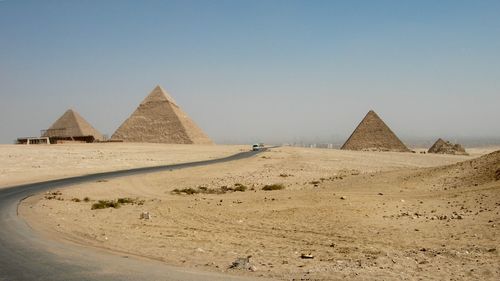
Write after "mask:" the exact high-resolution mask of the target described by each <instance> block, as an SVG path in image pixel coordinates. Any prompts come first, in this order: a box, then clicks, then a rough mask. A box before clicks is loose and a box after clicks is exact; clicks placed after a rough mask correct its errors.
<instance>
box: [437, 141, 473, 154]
mask: <svg viewBox="0 0 500 281" xmlns="http://www.w3.org/2000/svg"><path fill="white" fill-rule="evenodd" d="M428 153H437V154H453V155H469V154H468V153H467V152H465V149H464V148H463V147H462V146H461V145H460V144H458V143H457V144H453V143H451V142H449V141H445V140H443V139H438V140H437V141H436V142H435V143H434V145H432V146H431V148H429V151H428Z"/></svg>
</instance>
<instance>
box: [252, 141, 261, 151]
mask: <svg viewBox="0 0 500 281" xmlns="http://www.w3.org/2000/svg"><path fill="white" fill-rule="evenodd" d="M261 148H262V147H261V146H260V145H259V144H258V143H256V144H254V145H252V150H253V151H259V150H260V149H261Z"/></svg>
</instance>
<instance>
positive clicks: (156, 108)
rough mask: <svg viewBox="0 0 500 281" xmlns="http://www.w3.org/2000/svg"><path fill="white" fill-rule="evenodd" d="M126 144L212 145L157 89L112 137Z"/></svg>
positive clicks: (189, 119)
mask: <svg viewBox="0 0 500 281" xmlns="http://www.w3.org/2000/svg"><path fill="white" fill-rule="evenodd" d="M111 139H112V140H121V141H125V142H151V143H177V144H213V142H212V140H211V139H210V138H208V136H207V135H205V133H203V131H202V130H201V129H200V128H199V127H198V126H197V125H196V124H195V123H194V122H193V120H191V118H189V116H187V114H186V113H184V112H183V111H182V109H180V107H179V106H178V105H177V103H176V102H175V101H174V99H172V97H170V96H169V95H168V94H167V93H166V92H165V90H163V89H162V88H161V87H160V86H156V88H154V89H153V91H152V92H151V93H150V94H149V95H148V96H147V97H146V98H145V99H144V100H143V101H142V102H141V104H140V105H139V107H138V108H137V109H136V110H135V111H134V113H132V115H131V116H130V117H129V118H128V119H127V120H125V122H123V124H122V125H121V126H120V127H119V128H118V129H117V130H116V132H115V133H114V134H113V136H111Z"/></svg>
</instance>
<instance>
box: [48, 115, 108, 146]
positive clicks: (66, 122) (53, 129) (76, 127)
mask: <svg viewBox="0 0 500 281" xmlns="http://www.w3.org/2000/svg"><path fill="white" fill-rule="evenodd" d="M42 137H50V138H55V139H80V140H85V141H94V140H103V139H104V137H103V136H102V135H101V133H99V131H97V130H96V129H95V128H94V127H92V125H90V124H89V123H88V122H87V121H86V120H85V119H83V117H82V116H81V115H80V114H78V112H76V111H75V110H73V109H68V110H67V111H66V112H64V114H63V115H62V116H61V117H59V119H57V120H56V122H54V124H52V126H50V128H49V129H47V130H45V132H44V133H43V134H42ZM89 137H93V138H89Z"/></svg>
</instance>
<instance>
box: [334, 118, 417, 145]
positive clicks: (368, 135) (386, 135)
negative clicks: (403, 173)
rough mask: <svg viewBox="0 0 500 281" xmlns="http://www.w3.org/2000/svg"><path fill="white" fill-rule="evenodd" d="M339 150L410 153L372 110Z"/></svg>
mask: <svg viewBox="0 0 500 281" xmlns="http://www.w3.org/2000/svg"><path fill="white" fill-rule="evenodd" d="M341 149H347V150H375V151H400V152H409V151H410V150H409V149H408V148H407V147H406V146H405V145H404V144H403V142H402V141H401V140H400V139H399V138H398V137H397V136H396V135H395V134H394V133H393V132H392V131H391V129H390V128H389V127H388V126H387V125H386V124H385V123H384V121H382V119H380V117H378V115H377V114H376V113H375V112H374V111H373V110H370V111H369V112H368V113H367V114H366V116H365V118H363V120H362V121H361V123H359V125H358V127H356V129H355V130H354V132H353V133H352V134H351V136H350V137H349V139H347V141H346V142H345V143H344V145H343V146H342V147H341Z"/></svg>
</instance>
